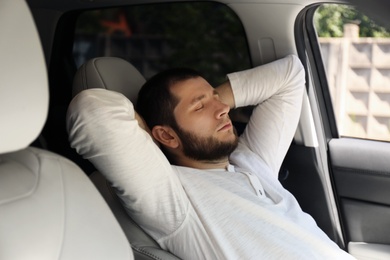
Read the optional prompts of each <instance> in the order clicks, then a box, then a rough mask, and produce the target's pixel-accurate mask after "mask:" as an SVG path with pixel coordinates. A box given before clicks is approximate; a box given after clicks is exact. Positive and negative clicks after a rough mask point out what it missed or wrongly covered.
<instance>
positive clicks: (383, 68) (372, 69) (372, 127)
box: [314, 4, 390, 141]
mask: <svg viewBox="0 0 390 260" xmlns="http://www.w3.org/2000/svg"><path fill="white" fill-rule="evenodd" d="M314 25H315V28H316V31H317V35H318V41H319V44H320V47H321V53H322V60H323V62H324V67H325V71H326V75H327V82H328V86H329V91H330V95H331V99H332V104H333V110H334V115H335V119H336V124H337V128H338V132H339V134H340V135H341V136H348V137H357V138H366V139H375V140H384V141H390V38H389V37H390V32H389V31H387V30H386V29H385V28H383V27H381V26H379V25H378V24H376V23H375V22H373V21H372V20H371V19H370V18H368V17H367V16H366V15H364V14H363V13H361V12H359V11H357V10H356V9H355V8H353V7H351V6H347V5H335V4H324V5H322V6H320V7H319V8H318V9H317V10H316V13H315V15H314Z"/></svg>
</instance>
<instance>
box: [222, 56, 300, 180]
mask: <svg viewBox="0 0 390 260" xmlns="http://www.w3.org/2000/svg"><path fill="white" fill-rule="evenodd" d="M228 77H229V81H230V86H231V93H233V96H234V104H235V107H241V106H248V105H255V106H256V107H255V108H254V110H253V113H252V116H251V118H250V121H249V123H248V124H247V126H246V129H245V131H244V133H243V134H242V136H241V137H240V141H241V142H242V143H244V144H245V145H246V146H247V147H249V149H250V150H252V151H253V152H255V153H256V154H257V155H259V156H260V157H261V158H262V159H263V160H264V161H265V163H266V164H267V165H268V166H269V167H270V168H271V170H272V172H273V173H274V174H275V176H276V177H277V175H278V172H279V168H280V166H281V163H282V161H283V159H284V157H285V155H286V153H287V150H288V148H289V146H290V144H291V141H292V138H293V136H294V134H295V131H296V127H297V124H298V120H299V116H300V111H301V106H302V97H303V90H304V86H305V74H304V68H303V66H302V64H301V62H300V61H299V59H298V58H297V57H296V56H293V55H289V56H287V57H285V58H283V59H280V60H277V61H274V62H271V63H269V64H266V65H262V66H259V67H256V68H253V69H250V70H246V71H241V72H236V73H232V74H229V75H228ZM226 88H228V85H225V86H224V87H222V88H221V89H222V90H223V93H222V94H220V95H222V96H223V97H224V99H226V100H230V101H229V102H231V100H232V97H229V95H230V94H229V91H228V90H227V89H226Z"/></svg>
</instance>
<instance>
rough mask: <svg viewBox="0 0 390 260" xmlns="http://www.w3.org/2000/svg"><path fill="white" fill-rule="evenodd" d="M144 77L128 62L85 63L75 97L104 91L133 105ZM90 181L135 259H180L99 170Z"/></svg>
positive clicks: (102, 60)
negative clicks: (166, 248) (152, 234)
mask: <svg viewBox="0 0 390 260" xmlns="http://www.w3.org/2000/svg"><path fill="white" fill-rule="evenodd" d="M144 83H145V78H144V77H143V76H142V75H141V73H140V72H139V71H138V70H137V69H136V68H135V67H134V66H133V65H131V64H130V63H129V62H127V61H125V60H123V59H121V58H116V57H98V58H93V59H91V60H89V61H87V62H86V63H84V64H83V65H82V66H81V67H80V68H79V69H78V71H77V72H76V74H75V78H74V81H73V96H76V95H77V94H78V93H80V92H81V91H82V90H85V89H91V88H103V89H107V90H111V91H116V92H119V93H122V94H123V95H125V96H126V97H127V98H128V99H129V100H130V101H132V103H133V104H136V102H137V100H136V99H137V96H138V91H139V89H140V88H141V86H142V85H143V84H144ZM90 178H91V180H92V181H93V183H94V184H95V185H96V187H97V188H98V189H99V191H100V192H101V194H102V195H103V197H104V198H105V199H106V201H107V203H108V205H109V206H110V207H111V210H112V212H113V213H114V215H115V216H116V218H117V220H118V221H119V223H120V225H121V226H122V229H123V230H124V231H125V234H126V236H127V238H128V240H129V242H130V244H131V245H132V248H133V252H134V256H135V259H161V260H164V259H167V260H174V259H178V258H177V257H176V256H174V255H173V254H171V253H169V252H167V251H164V250H163V249H161V247H160V246H159V245H158V244H157V242H155V241H154V239H153V238H151V237H150V236H149V235H148V234H147V233H145V232H144V231H143V230H142V229H141V228H140V227H139V226H138V225H137V224H136V223H135V222H134V221H133V220H132V219H131V217H130V216H129V215H128V214H127V212H126V211H125V209H124V208H123V206H122V204H121V202H120V200H119V198H118V197H117V195H116V193H115V191H114V189H113V187H111V185H110V183H109V182H108V181H107V180H106V179H105V178H104V177H103V175H102V174H100V173H99V172H98V171H95V172H93V173H92V174H90Z"/></svg>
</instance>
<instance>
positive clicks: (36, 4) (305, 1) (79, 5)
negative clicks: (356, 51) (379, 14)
mask: <svg viewBox="0 0 390 260" xmlns="http://www.w3.org/2000/svg"><path fill="white" fill-rule="evenodd" d="M26 1H27V2H28V4H29V6H30V7H32V8H45V9H54V10H58V11H69V10H74V9H88V8H100V7H104V6H123V5H129V4H148V3H164V2H172V1H167V0H26ZM179 1H183V2H190V1H186V0H179ZM175 2H177V0H176V1H175ZM218 2H221V3H224V4H233V3H234V4H237V3H259V4H290V5H302V6H306V5H310V4H312V3H315V2H318V1H316V0H249V1H248V0H220V1H218ZM327 2H335V0H331V1H327ZM338 2H340V1H338Z"/></svg>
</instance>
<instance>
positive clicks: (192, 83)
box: [170, 77, 214, 103]
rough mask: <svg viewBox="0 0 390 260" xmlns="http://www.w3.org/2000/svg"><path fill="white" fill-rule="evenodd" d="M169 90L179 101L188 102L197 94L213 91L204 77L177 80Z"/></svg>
mask: <svg viewBox="0 0 390 260" xmlns="http://www.w3.org/2000/svg"><path fill="white" fill-rule="evenodd" d="M170 90H171V93H172V94H173V95H174V96H175V97H177V99H178V100H179V103H190V102H191V100H192V99H193V98H196V97H197V96H200V95H203V94H207V93H209V92H213V91H214V88H213V87H212V86H211V85H210V84H209V83H208V82H207V81H206V80H205V79H204V78H202V77H196V78H191V79H187V80H183V81H180V82H177V83H175V84H173V85H172V86H171V89H170Z"/></svg>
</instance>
